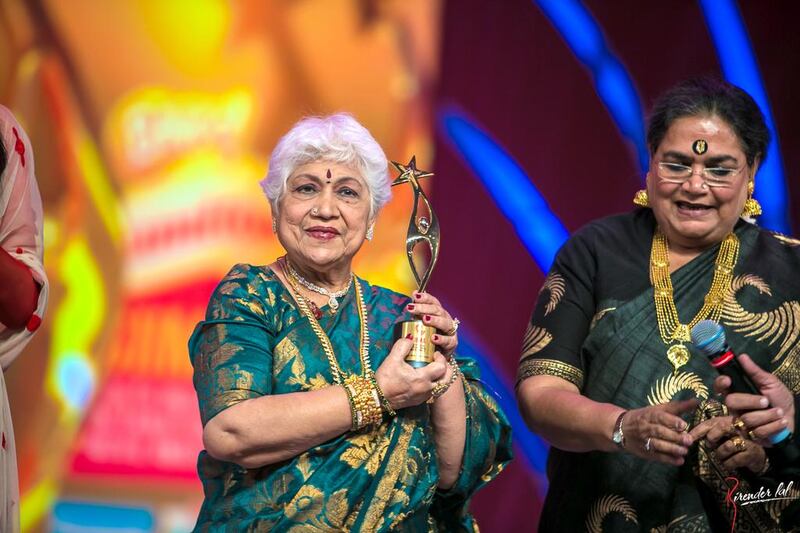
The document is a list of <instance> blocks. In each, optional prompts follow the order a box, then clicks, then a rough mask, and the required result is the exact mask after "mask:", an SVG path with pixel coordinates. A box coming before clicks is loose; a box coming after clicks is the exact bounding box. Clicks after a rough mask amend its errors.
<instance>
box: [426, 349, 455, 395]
mask: <svg viewBox="0 0 800 533" xmlns="http://www.w3.org/2000/svg"><path fill="white" fill-rule="evenodd" d="M447 363H448V364H449V365H450V368H452V369H453V373H452V375H451V376H450V379H449V380H448V381H447V383H442V382H441V381H438V382H436V384H435V385H434V386H433V390H432V391H431V396H432V397H433V398H438V397H440V396H442V395H443V394H444V393H445V392H447V389H449V388H450V385H452V384H453V383H455V382H456V380H457V379H458V376H460V375H461V369H460V368H458V362H456V358H455V357H452V358H450V360H449V361H448V362H447Z"/></svg>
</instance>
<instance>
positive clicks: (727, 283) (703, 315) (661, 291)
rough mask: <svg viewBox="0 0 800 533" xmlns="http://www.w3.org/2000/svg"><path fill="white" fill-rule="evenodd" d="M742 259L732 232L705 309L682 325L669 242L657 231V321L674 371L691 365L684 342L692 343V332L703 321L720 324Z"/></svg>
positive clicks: (653, 275)
mask: <svg viewBox="0 0 800 533" xmlns="http://www.w3.org/2000/svg"><path fill="white" fill-rule="evenodd" d="M738 258H739V238H738V237H737V236H736V235H734V234H733V233H730V234H729V235H728V236H727V237H725V239H724V240H723V241H722V244H721V245H720V247H719V252H718V253H717V259H716V261H715V263H714V277H713V279H712V281H711V288H709V289H708V292H707V293H706V296H705V298H704V299H703V307H701V308H700V310H699V311H698V312H697V314H696V315H695V316H694V318H693V319H692V320H691V321H690V322H689V323H688V324H681V321H680V317H679V316H678V309H677V308H676V307H675V301H674V299H673V294H672V279H671V278H670V273H669V243H668V242H667V238H666V237H665V236H664V234H663V233H661V230H660V229H656V233H655V235H653V247H652V249H651V251H650V283H652V284H653V299H654V300H655V305H656V320H657V321H658V331H659V333H660V334H661V340H662V341H664V344H666V345H667V346H669V348H668V349H667V359H668V360H669V362H670V363H671V364H672V368H673V372H677V371H678V369H679V368H680V367H682V366H683V365H685V364H686V363H688V362H689V349H688V348H687V347H686V345H685V344H684V343H687V342H691V340H692V339H691V335H690V332H691V330H692V328H693V327H694V326H695V325H696V324H697V323H698V322H700V321H701V320H713V321H715V322H719V319H720V316H721V315H722V308H723V307H724V305H725V297H726V296H727V294H728V292H729V291H730V288H731V280H732V279H733V268H734V267H735V266H736V260H737V259H738Z"/></svg>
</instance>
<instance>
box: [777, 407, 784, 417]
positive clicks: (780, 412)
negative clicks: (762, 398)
mask: <svg viewBox="0 0 800 533" xmlns="http://www.w3.org/2000/svg"><path fill="white" fill-rule="evenodd" d="M775 412H776V413H778V416H783V409H781V408H780V407H778V410H777V411H775Z"/></svg>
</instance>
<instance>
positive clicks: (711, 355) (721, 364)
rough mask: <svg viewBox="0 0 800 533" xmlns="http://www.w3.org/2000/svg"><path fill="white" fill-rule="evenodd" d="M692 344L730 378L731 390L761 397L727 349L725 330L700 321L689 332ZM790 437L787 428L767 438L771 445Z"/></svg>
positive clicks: (731, 352)
mask: <svg viewBox="0 0 800 533" xmlns="http://www.w3.org/2000/svg"><path fill="white" fill-rule="evenodd" d="M691 337H692V343H693V344H694V346H695V348H697V349H698V351H700V353H702V354H703V355H705V356H706V357H708V359H709V362H710V363H711V366H713V367H714V368H716V369H717V371H719V373H720V374H722V375H723V376H728V377H729V378H731V390H732V391H733V392H744V393H748V394H757V395H761V391H759V390H758V387H756V386H755V384H754V383H753V381H752V380H751V379H750V376H748V375H747V372H745V371H744V369H743V368H742V366H741V365H740V364H739V361H738V359H737V358H736V355H735V354H734V353H733V351H731V349H730V348H729V347H728V343H727V341H726V339H725V330H724V329H722V326H720V325H719V324H718V323H716V322H714V321H713V320H701V321H700V322H698V323H697V325H696V326H695V327H693V328H692V332H691ZM791 436H792V433H791V431H789V428H783V429H782V430H781V431H780V432H778V433H776V434H775V435H772V436H770V437H769V441H770V442H771V443H772V444H779V443H781V442H783V441H785V440H786V439H788V438H789V437H791Z"/></svg>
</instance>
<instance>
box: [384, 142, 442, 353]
mask: <svg viewBox="0 0 800 533" xmlns="http://www.w3.org/2000/svg"><path fill="white" fill-rule="evenodd" d="M392 165H394V167H395V168H396V169H397V171H398V172H400V175H399V176H398V177H397V178H396V179H395V180H394V181H393V182H392V187H394V186H395V185H400V184H402V183H410V184H411V189H412V190H413V191H414V209H413V211H412V212H411V219H410V220H409V223H408V233H407V235H406V255H407V256H408V264H409V266H410V267H411V272H412V273H413V274H414V279H415V280H416V282H417V290H418V291H419V292H424V291H425V288H426V287H427V285H428V280H429V279H430V277H431V272H433V267H434V266H435V265H436V259H437V258H438V257H439V242H440V233H439V219H437V218H436V214H435V213H434V212H433V209H432V208H431V204H430V202H429V201H428V197H427V196H425V191H423V190H422V187H420V184H419V180H420V179H422V178H427V177H430V176H433V172H426V171H424V170H419V169H417V160H416V156H412V157H411V161H409V162H408V164H407V165H403V164H401V163H398V162H396V161H392ZM420 203H423V204H424V208H425V211H427V214H425V213H423V214H420ZM418 244H427V246H428V249H429V252H430V261H429V262H428V265H427V266H426V268H425V270H424V272H423V274H422V276H420V274H419V271H418V270H417V264H416V263H415V262H414V249H415V248H416V246H417V245H418ZM435 331H436V330H435V329H434V328H433V327H431V326H427V325H425V323H424V322H423V321H422V320H407V321H405V322H401V323H400V324H399V327H398V329H397V331H396V333H395V336H396V337H397V338H401V337H405V336H407V335H409V334H411V335H412V336H413V337H414V346H413V347H412V348H411V351H410V352H409V354H408V356H407V357H406V361H407V362H408V364H410V365H411V366H413V367H415V368H420V367H423V366H425V365H427V364H429V363H431V362H433V353H434V351H435V346H434V344H433V340H432V337H433V334H434V333H435Z"/></svg>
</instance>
